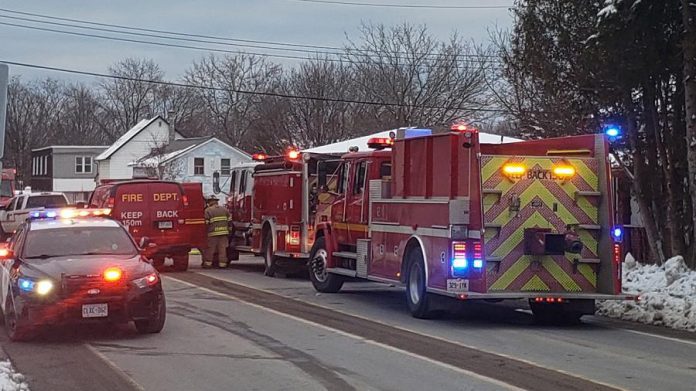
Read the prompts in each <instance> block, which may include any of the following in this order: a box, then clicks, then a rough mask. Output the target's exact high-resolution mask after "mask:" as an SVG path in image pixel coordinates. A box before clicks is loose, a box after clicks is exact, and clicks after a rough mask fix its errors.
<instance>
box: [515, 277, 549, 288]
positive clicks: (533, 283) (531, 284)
mask: <svg viewBox="0 0 696 391" xmlns="http://www.w3.org/2000/svg"><path fill="white" fill-rule="evenodd" d="M520 290H521V291H534V292H548V291H550V290H551V288H549V286H548V285H546V283H544V281H542V280H541V278H539V276H533V277H532V278H530V279H529V281H527V283H526V284H524V286H522V289H520Z"/></svg>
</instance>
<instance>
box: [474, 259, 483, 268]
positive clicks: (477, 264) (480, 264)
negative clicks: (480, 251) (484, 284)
mask: <svg viewBox="0 0 696 391" xmlns="http://www.w3.org/2000/svg"><path fill="white" fill-rule="evenodd" d="M482 267H483V259H474V268H475V269H480V268H482Z"/></svg>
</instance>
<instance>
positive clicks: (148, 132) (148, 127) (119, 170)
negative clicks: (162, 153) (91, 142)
mask: <svg viewBox="0 0 696 391" xmlns="http://www.w3.org/2000/svg"><path fill="white" fill-rule="evenodd" d="M181 138H183V136H182V135H181V134H180V133H179V132H176V131H173V130H172V129H171V128H170V126H169V122H167V120H165V119H164V118H162V117H161V116H159V115H158V116H156V117H154V118H152V119H149V120H142V121H140V122H138V123H137V124H136V125H135V126H134V127H132V128H131V129H130V130H128V131H127V132H126V133H125V134H124V135H123V136H121V137H120V138H119V139H118V140H116V142H115V143H113V144H112V145H111V146H110V147H109V148H107V149H106V151H104V152H102V153H101V154H100V155H99V156H97V157H96V158H95V161H96V162H97V182H100V181H104V180H119V179H131V178H133V167H132V166H130V165H129V164H130V163H131V162H133V161H136V160H138V159H141V158H142V157H143V156H147V155H149V154H151V153H152V151H153V150H154V149H159V148H162V147H163V146H164V145H167V144H168V143H169V142H170V141H173V140H175V139H181Z"/></svg>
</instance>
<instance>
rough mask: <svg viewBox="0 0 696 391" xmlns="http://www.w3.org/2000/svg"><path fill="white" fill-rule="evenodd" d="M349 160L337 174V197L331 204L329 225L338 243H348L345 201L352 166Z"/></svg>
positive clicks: (347, 195)
mask: <svg viewBox="0 0 696 391" xmlns="http://www.w3.org/2000/svg"><path fill="white" fill-rule="evenodd" d="M352 165H353V164H352V163H351V162H345V163H344V164H343V168H342V170H341V172H340V173H339V175H338V183H337V185H336V193H337V198H336V200H335V201H334V202H333V204H332V205H331V227H332V234H333V235H334V236H335V237H336V242H337V243H338V244H346V243H350V236H349V233H348V224H347V223H346V221H347V215H346V213H347V201H348V197H349V194H348V193H349V187H348V186H349V182H350V181H349V179H350V172H351V167H352Z"/></svg>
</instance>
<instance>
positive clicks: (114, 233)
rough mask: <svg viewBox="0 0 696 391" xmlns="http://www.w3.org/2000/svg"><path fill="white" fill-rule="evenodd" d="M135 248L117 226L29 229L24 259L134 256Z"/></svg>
mask: <svg viewBox="0 0 696 391" xmlns="http://www.w3.org/2000/svg"><path fill="white" fill-rule="evenodd" d="M137 252H138V250H137V249H136V247H135V245H134V244H133V241H132V240H131V239H130V238H129V237H128V234H127V233H126V232H125V231H124V230H123V229H121V228H118V227H67V228H55V229H41V230H35V231H29V233H28V234H27V240H26V242H25V244H24V256H23V258H25V259H32V258H33V259H38V258H51V257H62V256H79V255H124V256H135V255H136V254H137Z"/></svg>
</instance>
